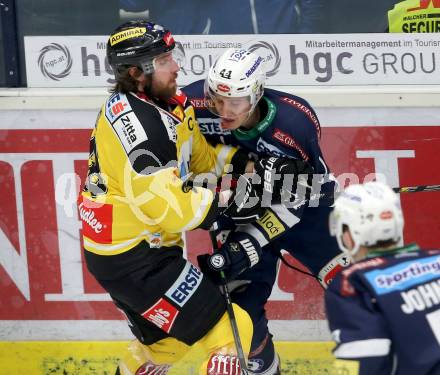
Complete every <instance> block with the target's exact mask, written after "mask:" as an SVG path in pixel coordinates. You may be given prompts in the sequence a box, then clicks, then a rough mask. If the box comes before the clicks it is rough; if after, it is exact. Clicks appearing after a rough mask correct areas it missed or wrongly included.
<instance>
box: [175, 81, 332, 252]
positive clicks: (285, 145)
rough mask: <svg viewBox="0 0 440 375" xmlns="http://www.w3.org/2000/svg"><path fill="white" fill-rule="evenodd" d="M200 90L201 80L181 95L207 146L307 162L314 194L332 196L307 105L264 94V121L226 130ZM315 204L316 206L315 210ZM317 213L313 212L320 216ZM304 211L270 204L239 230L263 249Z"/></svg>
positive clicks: (316, 127) (291, 98)
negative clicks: (314, 189)
mask: <svg viewBox="0 0 440 375" xmlns="http://www.w3.org/2000/svg"><path fill="white" fill-rule="evenodd" d="M203 86H204V81H203V80H200V81H197V82H194V83H192V84H190V85H188V86H186V87H185V88H184V89H183V91H184V92H185V94H186V95H187V96H188V98H189V100H190V102H191V104H192V105H193V107H194V109H195V111H196V118H197V121H198V123H199V126H200V130H201V132H202V133H203V134H204V136H205V137H206V138H207V139H208V141H209V142H210V143H212V144H218V143H223V144H226V145H233V146H236V147H239V148H241V149H244V150H246V151H247V152H248V153H249V154H253V155H255V156H257V157H260V158H261V157H268V156H276V157H288V158H294V159H301V160H304V161H307V162H308V163H310V164H311V165H312V166H313V168H314V173H315V178H314V181H313V186H314V187H316V188H317V189H318V190H316V191H314V192H313V193H315V192H316V193H318V192H325V191H334V189H335V179H334V178H333V176H332V175H331V174H330V171H329V168H328V166H327V164H326V163H325V161H324V158H323V155H322V152H321V149H320V146H319V140H320V137H321V126H320V123H319V120H318V117H317V115H316V113H315V111H314V110H313V109H312V108H311V106H310V105H309V104H308V103H307V101H305V100H304V99H302V98H299V97H297V96H294V95H291V94H287V93H284V92H280V91H276V90H271V89H265V90H264V96H263V98H262V99H261V101H260V103H259V106H262V107H263V108H264V110H265V113H266V115H265V117H264V118H263V119H261V120H260V122H259V123H258V124H257V125H256V126H255V127H254V128H252V129H250V130H247V129H246V130H243V129H241V128H239V129H236V130H233V131H228V130H223V129H222V127H221V119H220V118H219V117H217V116H215V115H214V114H212V113H211V112H210V111H209V110H208V109H207V106H206V100H205V98H204V90H203ZM260 108H261V107H260ZM313 193H312V194H313ZM317 205H318V204H317V202H315V204H314V206H317ZM320 205H322V206H325V207H323V210H322V220H325V221H327V215H328V206H329V202H328V200H326V202H325V203H324V202H323V203H320ZM319 208H320V207H318V208H316V207H313V208H312V209H314V210H317V211H319ZM304 209H305V207H304V205H300V206H299V207H293V208H292V207H290V208H286V207H285V206H283V205H273V206H272V207H271V208H269V209H268V210H267V215H265V216H264V217H263V218H262V219H260V220H259V221H257V222H256V223H253V224H249V225H247V226H246V227H245V228H243V227H242V228H239V230H240V231H246V232H247V233H249V234H251V235H252V236H253V237H254V238H256V239H257V240H258V242H259V243H260V245H261V246H264V245H266V244H267V243H268V242H270V241H272V240H274V239H275V238H277V237H278V236H280V235H281V234H285V233H286V231H288V229H289V228H292V227H293V226H294V225H296V224H297V223H298V222H299V221H300V219H301V216H302V215H303V212H304ZM307 209H308V208H307ZM317 214H319V213H318V212H317Z"/></svg>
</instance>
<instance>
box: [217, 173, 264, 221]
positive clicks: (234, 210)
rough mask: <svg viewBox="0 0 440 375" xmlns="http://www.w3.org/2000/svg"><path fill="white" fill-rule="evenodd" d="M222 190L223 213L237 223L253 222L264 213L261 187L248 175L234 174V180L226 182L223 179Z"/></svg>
mask: <svg viewBox="0 0 440 375" xmlns="http://www.w3.org/2000/svg"><path fill="white" fill-rule="evenodd" d="M225 185H226V188H225ZM220 190H221V191H220V193H219V195H220V204H221V205H222V206H223V207H224V210H223V211H222V212H221V214H222V215H224V216H226V217H228V218H230V219H232V220H233V221H234V223H235V224H236V225H241V224H247V223H250V222H253V221H255V220H258V219H259V218H260V217H261V216H262V215H263V214H264V211H265V210H264V209H263V208H262V207H261V199H260V195H261V193H260V189H259V187H258V185H256V184H252V181H251V179H249V178H247V177H246V176H244V175H232V181H226V184H225V179H223V180H222V182H221V186H220Z"/></svg>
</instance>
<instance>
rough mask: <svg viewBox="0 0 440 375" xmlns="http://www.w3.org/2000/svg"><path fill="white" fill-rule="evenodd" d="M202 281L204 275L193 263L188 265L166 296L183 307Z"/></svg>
mask: <svg viewBox="0 0 440 375" xmlns="http://www.w3.org/2000/svg"><path fill="white" fill-rule="evenodd" d="M202 279H203V274H202V273H201V272H200V271H199V270H198V269H197V268H196V267H195V266H194V265H192V264H191V263H186V265H185V268H184V269H183V271H182V272H181V273H180V275H179V277H178V278H177V280H176V281H175V282H174V284H173V285H172V286H171V288H169V289H168V290H167V292H166V293H165V295H166V296H167V297H168V298H169V299H170V300H171V301H173V302H174V303H175V304H176V305H178V306H180V307H182V306H183V305H184V304H185V303H186V302H188V300H189V299H190V298H191V296H192V295H193V294H194V292H195V291H196V290H197V288H198V287H199V286H200V284H201V282H202Z"/></svg>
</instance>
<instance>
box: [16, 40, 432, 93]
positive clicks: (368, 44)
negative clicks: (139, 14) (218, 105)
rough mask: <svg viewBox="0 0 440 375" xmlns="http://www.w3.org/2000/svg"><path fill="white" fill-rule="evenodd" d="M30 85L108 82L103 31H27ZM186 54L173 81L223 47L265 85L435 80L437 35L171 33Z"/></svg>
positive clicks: (190, 78)
mask: <svg viewBox="0 0 440 375" xmlns="http://www.w3.org/2000/svg"><path fill="white" fill-rule="evenodd" d="M24 39H25V56H26V74H27V82H28V87H104V86H109V85H111V84H112V83H113V82H114V81H113V74H112V69H111V67H110V66H109V64H108V61H107V59H106V53H105V51H106V43H107V37H106V36H27V37H25V38H24ZM175 40H176V41H177V47H176V48H179V49H181V50H182V52H183V53H184V55H185V61H184V66H183V68H182V70H181V72H180V73H179V78H178V83H179V84H180V85H186V84H188V83H191V82H194V81H195V80H199V79H204V78H205V77H206V74H207V71H208V69H209V67H210V65H211V64H212V63H213V61H215V59H216V57H217V56H218V55H220V54H221V53H222V52H223V51H224V50H225V49H227V48H247V49H250V50H251V51H254V52H256V53H258V54H260V56H261V57H263V58H264V61H265V63H266V71H267V76H268V84H269V85H277V86H292V85H293V86H296V85H302V86H317V85H321V86H322V85H326V86H327V85H330V86H352V85H436V84H439V83H440V74H439V73H440V52H439V46H440V38H439V37H438V35H437V34H325V35H324V34H280V35H265V34H257V35H176V36H175Z"/></svg>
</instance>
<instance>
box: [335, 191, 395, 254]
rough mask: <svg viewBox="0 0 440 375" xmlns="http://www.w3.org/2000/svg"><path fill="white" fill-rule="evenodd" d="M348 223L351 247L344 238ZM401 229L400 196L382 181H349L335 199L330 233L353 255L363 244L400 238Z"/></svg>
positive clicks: (368, 245) (343, 248) (344, 249)
mask: <svg viewBox="0 0 440 375" xmlns="http://www.w3.org/2000/svg"><path fill="white" fill-rule="evenodd" d="M346 227H348V229H349V230H350V234H351V237H352V239H353V241H354V247H353V249H348V248H347V247H346V246H345V245H344V243H343V241H342V235H343V233H344V229H345V228H346ZM402 230H403V215H402V209H401V207H400V201H399V198H398V197H397V195H396V193H394V191H393V190H392V189H391V188H390V187H389V186H387V185H385V184H383V183H381V182H367V183H365V184H364V185H350V186H349V187H348V188H347V189H345V191H344V192H343V193H342V194H341V195H340V196H339V197H338V198H337V199H336V201H335V207H334V210H333V212H332V213H331V214H330V234H331V235H332V236H336V239H337V241H338V245H339V247H340V249H341V250H342V251H344V252H345V253H347V254H348V255H349V256H351V257H352V256H353V255H355V254H356V253H357V252H358V250H359V248H360V247H361V246H366V247H371V246H375V245H376V244H377V243H378V242H379V241H389V240H391V241H393V242H396V243H397V242H399V241H400V239H401V236H402Z"/></svg>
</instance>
